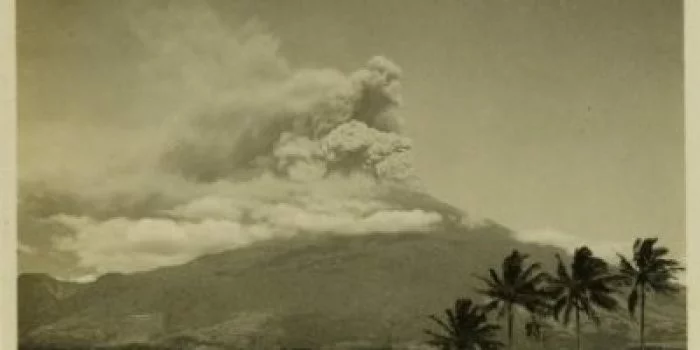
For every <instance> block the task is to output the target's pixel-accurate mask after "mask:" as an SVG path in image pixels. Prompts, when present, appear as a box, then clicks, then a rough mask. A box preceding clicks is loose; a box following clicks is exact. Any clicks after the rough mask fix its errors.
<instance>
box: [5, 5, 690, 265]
mask: <svg viewBox="0 0 700 350" xmlns="http://www.w3.org/2000/svg"><path fill="white" fill-rule="evenodd" d="M161 3H162V2H161ZM161 3H158V4H157V5H156V6H160V5H162V4H161ZM209 3H210V5H211V7H212V8H213V9H215V10H216V13H217V15H218V16H219V19H220V20H221V21H222V23H229V24H231V26H240V25H243V24H244V23H245V22H246V21H247V20H250V19H255V20H256V21H257V23H258V24H259V25H260V26H261V27H263V28H266V30H268V31H269V32H270V33H271V34H272V35H273V37H274V38H276V39H277V40H278V43H279V55H280V56H282V57H284V58H285V59H286V61H287V62H288V64H289V65H290V66H291V67H293V68H297V67H304V68H336V69H340V70H341V71H344V72H350V71H353V70H355V69H357V68H358V67H360V66H362V65H363V64H364V63H365V62H366V61H367V60H368V59H369V58H370V57H372V56H375V55H383V56H385V57H388V58H389V59H391V60H392V61H393V62H395V63H396V64H397V65H399V66H400V67H401V69H402V70H403V76H402V78H401V84H402V95H403V107H402V108H401V114H403V116H404V118H405V132H406V134H407V135H408V136H410V138H411V139H412V140H413V143H414V150H413V152H414V154H415V167H416V169H417V172H418V174H419V175H420V177H421V178H422V180H423V182H424V183H425V186H426V187H427V188H428V192H430V193H432V194H433V195H435V196H437V197H438V198H441V199H443V200H445V201H447V202H449V203H452V204H454V205H456V206H458V207H460V208H462V209H464V210H466V211H467V212H473V213H477V214H479V215H481V216H486V217H489V218H493V219H495V220H496V221H499V222H501V223H503V224H505V225H507V226H510V227H512V228H515V229H518V230H535V231H548V230H551V231H555V232H563V233H566V234H569V235H573V236H577V237H580V238H581V239H583V240H584V241H586V242H598V243H600V242H625V241H630V243H631V239H632V238H633V237H638V236H648V235H655V236H659V237H660V238H661V239H662V241H664V242H665V243H666V244H667V245H669V246H670V247H671V248H672V249H673V250H677V251H681V250H683V249H684V246H685V245H684V239H685V238H684V201H685V198H684V193H685V191H684V165H683V161H684V154H683V146H684V139H683V135H684V133H683V90H682V88H683V61H682V59H683V35H682V28H683V24H682V2H681V1H672V0H669V1H658V0H626V1H614V0H580V1H573V0H555V1H543V0H538V1H534V0H533V1H528V0H512V1H506V0H482V1H478V0H473V1H472V0H423V1H406V0H383V1H327V0H299V1H260V0H257V1H223V0H222V1H210V2H209ZM123 4H131V5H133V3H132V2H117V1H99V2H92V1H73V0H66V1H37V0H23V1H20V2H18V24H19V29H18V32H19V36H18V40H19V46H18V47H19V70H20V75H19V109H20V162H21V167H23V168H21V169H20V172H21V174H22V173H25V174H27V173H33V172H34V171H35V170H34V169H35V168H36V167H41V164H44V166H45V167H54V168H55V167H56V166H57V165H56V164H58V163H55V162H49V161H48V160H49V159H53V160H56V159H58V158H61V157H69V158H70V159H71V161H77V160H84V162H90V161H94V160H95V159H105V158H106V159H109V157H110V154H112V153H104V152H106V151H105V150H106V149H108V150H109V152H120V151H119V150H123V149H125V148H126V149H132V150H136V149H138V145H139V144H140V143H139V142H138V141H135V142H123V141H124V140H123V139H122V138H121V137H122V136H121V135H124V134H125V133H126V134H129V133H131V132H134V133H136V134H138V133H139V132H142V133H146V131H149V130H150V131H152V130H153V129H146V128H142V125H143V123H145V122H144V118H145V117H144V115H146V114H148V113H158V109H159V105H157V104H155V105H153V104H149V103H148V101H150V100H153V101H159V103H162V102H163V101H168V99H173V97H172V96H176V95H168V94H165V93H164V94H163V96H147V95H146V94H147V92H149V91H151V92H152V91H159V90H158V89H154V88H153V87H152V86H151V87H149V88H144V87H143V86H144V84H143V82H145V81H148V80H147V79H149V78H148V77H152V76H146V77H144V75H143V74H135V73H134V72H136V71H138V69H142V68H139V67H142V65H140V64H142V63H143V57H145V54H144V50H145V49H144V46H143V45H142V42H139V41H138V40H135V39H134V38H133V37H132V36H131V34H129V33H128V32H127V31H126V29H125V28H126V27H127V24H125V23H126V22H128V21H129V16H132V15H133V13H131V12H129V11H127V10H124V9H125V8H127V7H128V6H127V5H123ZM154 4H155V3H154ZM166 49H167V48H166ZM174 62H175V63H174V64H177V62H176V61H174ZM213 76H214V77H215V76H216V74H214V75H213ZM205 83H206V82H205ZM224 83H225V82H224ZM222 84H223V83H222ZM162 85H163V86H166V87H167V88H170V87H168V83H167V80H166V83H163V84H162ZM172 102H173V104H177V103H179V101H176V100H175V99H173V101H172ZM135 104H139V107H138V108H136V107H134V105H135ZM66 121H71V122H66ZM75 125H80V129H81V130H82V131H81V132H80V133H79V134H80V135H81V136H80V137H79V138H76V137H75V136H76V135H77V134H76V133H74V132H73V131H72V130H71V128H72V127H74V126H75ZM85 130H102V131H95V132H90V133H85V132H84V131H85ZM104 130H110V132H109V133H105V132H104ZM143 137H145V138H148V137H149V136H143ZM143 137H142V138H143ZM135 139H138V138H135ZM100 143H109V144H111V145H112V146H114V145H118V147H117V146H114V147H107V148H100V147H92V145H96V144H100ZM130 147H131V148H130ZM62 150H65V151H62ZM68 150H70V151H68ZM76 159H77V160H76ZM59 163H60V162H59ZM37 164H39V165H37ZM47 164H50V165H47ZM27 176H28V175H27ZM25 227H26V226H25ZM23 235H24V236H25V237H27V236H28V235H29V234H28V233H23V232H20V239H21V240H22V238H23ZM36 236H40V235H38V234H37V235H36ZM32 240H34V241H35V242H37V241H39V240H40V238H37V237H29V238H27V239H25V241H32ZM29 243H32V242H29ZM679 255H682V254H679ZM29 266H30V267H32V268H34V269H39V268H40V266H41V264H40V263H37V264H34V265H32V264H29Z"/></svg>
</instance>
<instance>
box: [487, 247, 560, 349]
mask: <svg viewBox="0 0 700 350" xmlns="http://www.w3.org/2000/svg"><path fill="white" fill-rule="evenodd" d="M527 258H528V255H527V254H522V253H520V252H519V251H517V250H513V252H512V253H511V254H510V255H508V256H506V257H505V259H503V264H502V267H501V273H500V274H499V273H498V272H496V270H495V269H489V276H490V278H486V277H481V276H477V278H479V279H480V280H482V281H484V283H486V285H487V288H486V289H479V290H477V292H479V293H480V294H482V295H485V296H487V297H488V298H489V299H490V301H489V303H488V304H487V306H486V307H487V308H488V309H489V310H490V309H495V308H498V309H499V313H498V314H499V316H503V314H505V315H506V316H507V328H508V329H507V331H508V348H509V349H512V348H513V318H514V314H513V311H514V310H513V308H514V306H521V307H524V308H527V309H530V308H533V307H535V306H536V305H537V304H540V303H542V302H543V299H542V296H543V295H542V293H540V290H539V286H540V284H541V283H542V282H544V280H545V279H546V277H547V275H546V274H545V273H544V272H540V271H539V269H540V264H538V263H534V264H527V263H526V261H525V260H527ZM499 275H500V276H499Z"/></svg>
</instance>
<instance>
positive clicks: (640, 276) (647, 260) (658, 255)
mask: <svg viewBox="0 0 700 350" xmlns="http://www.w3.org/2000/svg"><path fill="white" fill-rule="evenodd" d="M657 241H658V239H657V238H646V239H644V240H641V239H639V238H637V239H636V240H635V241H634V245H633V246H632V253H633V255H632V262H630V261H629V260H628V259H627V258H625V257H624V256H623V255H622V254H618V256H619V257H620V272H621V273H622V275H623V276H625V277H626V282H628V283H629V284H630V285H631V286H632V291H631V292H630V294H629V297H628V298H627V309H628V311H629V313H630V316H634V312H635V310H636V309H637V307H639V309H640V313H641V315H640V317H639V343H640V349H642V350H644V308H645V302H646V294H647V292H654V293H662V294H672V293H677V292H678V291H679V290H680V289H679V288H678V285H677V283H675V280H676V276H675V274H676V272H679V271H683V267H681V266H680V263H679V262H678V261H677V260H674V259H666V258H664V257H665V256H666V255H667V254H668V248H665V247H659V246H657V247H654V245H655V244H656V242H657Z"/></svg>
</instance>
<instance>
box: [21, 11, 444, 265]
mask: <svg viewBox="0 0 700 350" xmlns="http://www.w3.org/2000/svg"><path fill="white" fill-rule="evenodd" d="M134 11H135V12H134V15H133V16H130V17H129V19H128V23H129V28H130V31H131V32H132V33H133V36H134V38H137V39H138V40H139V43H140V44H141V46H142V47H143V57H142V59H141V60H140V61H139V64H138V67H139V69H138V72H139V76H140V79H141V82H143V84H144V87H142V88H141V89H142V91H143V92H144V94H145V96H144V97H143V100H139V101H136V102H140V103H136V104H135V106H131V107H129V108H127V109H126V110H125V113H129V116H125V117H124V119H125V120H129V121H132V120H134V119H138V118H135V117H133V116H132V114H133V115H138V116H143V120H138V123H140V124H138V125H139V128H136V129H135V130H137V131H134V132H133V133H131V132H130V131H129V130H131V129H130V128H128V127H125V128H115V127H114V124H109V125H108V126H109V127H105V129H104V130H100V129H99V128H97V129H96V130H92V131H93V134H91V137H92V138H94V139H95V140H100V137H99V135H100V134H101V133H105V135H107V134H110V133H112V131H113V130H119V132H120V134H119V135H120V136H121V138H120V140H114V139H109V138H107V140H111V141H112V142H113V143H111V144H107V145H104V144H101V143H100V142H97V141H96V142H95V143H94V146H95V147H93V148H91V147H87V148H88V149H89V152H90V153H89V154H90V155H91V156H90V157H82V158H81V157H70V156H69V154H72V153H75V154H86V153H81V152H83V151H82V149H80V148H85V146H84V145H75V144H74V143H70V142H68V143H64V142H60V140H59V141H57V142H56V145H55V146H56V148H57V149H58V150H59V151H57V152H56V154H54V158H56V157H55V156H57V155H58V156H59V158H61V157H62V158H63V159H61V161H66V160H69V164H68V165H67V166H63V167H62V168H60V169H62V170H61V171H56V170H55V169H56V168H54V167H51V166H50V164H53V163H51V162H52V160H51V159H43V160H44V161H45V162H41V161H38V160H39V159H33V160H32V161H30V162H28V163H29V165H28V166H25V171H24V172H23V175H22V178H21V181H22V184H21V186H22V187H21V189H22V190H21V195H22V198H21V199H20V206H21V207H22V206H23V207H24V210H20V212H21V215H23V219H24V220H27V221H32V220H33V221H40V222H44V223H49V224H51V225H53V226H56V225H59V226H61V227H63V228H65V229H68V230H70V231H71V234H61V235H55V236H52V242H53V245H52V249H54V250H57V251H60V252H64V253H67V254H71V255H73V256H75V257H77V260H78V268H79V269H80V270H81V271H89V272H90V273H97V274H101V273H107V272H134V271H144V270H149V269H153V268H157V267H161V266H169V265H175V264H181V263H184V262H187V261H189V260H191V259H193V258H196V257H198V256H201V255H203V254H210V253H215V252H220V251H223V250H228V249H235V248H238V247H242V246H246V245H249V244H252V243H254V242H257V241H260V240H266V239H274V238H280V237H288V236H294V235H299V234H307V235H314V234H328V233H331V234H350V235H356V234H368V233H377V232H383V233H400V232H404V231H412V232H428V231H430V230H432V229H434V228H435V227H436V226H438V225H441V224H443V214H442V212H441V210H437V209H435V208H437V206H434V205H433V204H432V203H431V204H430V205H426V206H423V205H422V204H421V203H423V201H421V202H418V201H416V202H415V203H411V204H407V203H409V202H410V201H407V200H403V201H393V200H392V199H391V198H392V195H391V194H392V193H396V192H397V191H398V192H406V193H408V192H415V193H419V192H420V188H421V186H420V181H419V179H418V178H417V177H416V175H415V174H414V171H413V167H412V160H411V157H412V155H411V149H412V144H411V141H410V140H409V139H408V138H406V137H405V136H403V135H401V126H402V123H403V121H402V119H401V117H400V116H399V107H400V105H401V96H400V87H401V85H400V78H401V70H400V68H399V67H398V66H397V65H396V64H394V63H393V62H391V61H390V60H388V59H387V58H385V57H382V56H377V57H374V58H371V59H369V60H368V61H367V63H366V64H365V65H364V66H361V67H360V68H359V69H358V70H356V71H355V72H351V73H348V74H346V73H343V72H340V71H337V70H334V69H297V70H295V69H292V68H291V67H290V65H289V64H288V63H287V62H286V61H285V60H284V59H283V58H282V57H281V56H280V55H279V53H278V49H279V43H278V41H277V40H276V38H275V37H274V36H272V35H270V34H268V33H266V32H265V31H264V29H262V28H261V26H260V25H259V24H257V23H254V22H253V23H252V24H250V23H249V24H247V25H245V26H242V27H237V28H236V27H234V26H232V25H230V24H228V23H221V22H220V21H219V20H218V18H217V17H216V15H215V14H214V13H212V12H211V11H209V9H207V8H206V7H202V5H193V4H191V3H190V4H180V5H176V4H173V5H172V6H170V7H168V8H167V9H156V10H147V11H146V10H143V11H141V10H140V9H139V10H134ZM114 123H118V121H115V122H114ZM62 127H63V128H64V130H68V131H67V132H66V133H67V135H69V136H73V137H75V136H77V135H78V134H75V133H79V131H78V130H85V128H82V125H80V124H76V125H70V123H68V122H66V124H65V125H63V126H62ZM112 137H113V138H114V136H112ZM69 138H70V137H68V138H67V139H69ZM120 141H121V142H120ZM125 141H126V143H131V144H130V145H126V146H127V147H126V148H125V149H124V148H121V146H125V145H124V143H125ZM78 146H79V147H78ZM62 147H64V148H62ZM119 149H122V151H119ZM106 150H110V153H105V151H106ZM61 152H65V154H63V155H61ZM98 157H103V158H105V159H108V165H109V167H107V169H106V170H97V169H95V168H96V166H95V164H96V163H97V162H95V159H96V158H98ZM25 163H26V162H25ZM37 164H38V165H40V166H36V165H37ZM47 169H48V170H47ZM416 198H418V197H416ZM20 209H22V208H20ZM450 215H452V216H454V213H450ZM51 225H48V226H51ZM49 234H50V233H49Z"/></svg>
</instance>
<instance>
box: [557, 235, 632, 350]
mask: <svg viewBox="0 0 700 350" xmlns="http://www.w3.org/2000/svg"><path fill="white" fill-rule="evenodd" d="M556 257H557V262H558V264H557V273H556V276H551V277H550V278H549V281H548V286H547V293H548V294H549V295H550V296H551V297H552V299H553V301H554V306H553V313H554V317H555V319H556V320H559V318H560V317H563V320H562V321H563V323H564V324H565V325H568V324H569V320H570V318H571V313H572V310H573V311H574V315H575V317H576V319H575V321H576V348H577V349H581V320H580V317H581V316H580V314H581V312H583V313H584V314H585V315H586V316H587V317H588V318H589V319H591V320H593V321H594V322H595V323H596V324H599V322H600V319H599V318H598V315H597V313H596V310H595V309H596V307H597V308H601V309H604V310H614V309H616V308H617V301H616V300H615V299H614V298H613V297H612V296H611V295H610V294H612V293H613V292H615V289H614V288H613V287H612V286H611V284H613V283H616V282H619V280H620V276H619V275H616V274H613V273H611V272H610V271H609V268H608V264H607V263H606V262H605V261H604V260H603V259H601V258H598V257H596V256H594V255H593V252H592V251H591V250H590V249H589V248H588V247H585V246H584V247H581V248H578V249H576V250H575V251H574V258H573V261H572V263H571V272H569V270H568V269H567V268H566V265H565V264H564V262H563V261H562V259H561V256H560V255H559V254H557V255H556Z"/></svg>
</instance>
